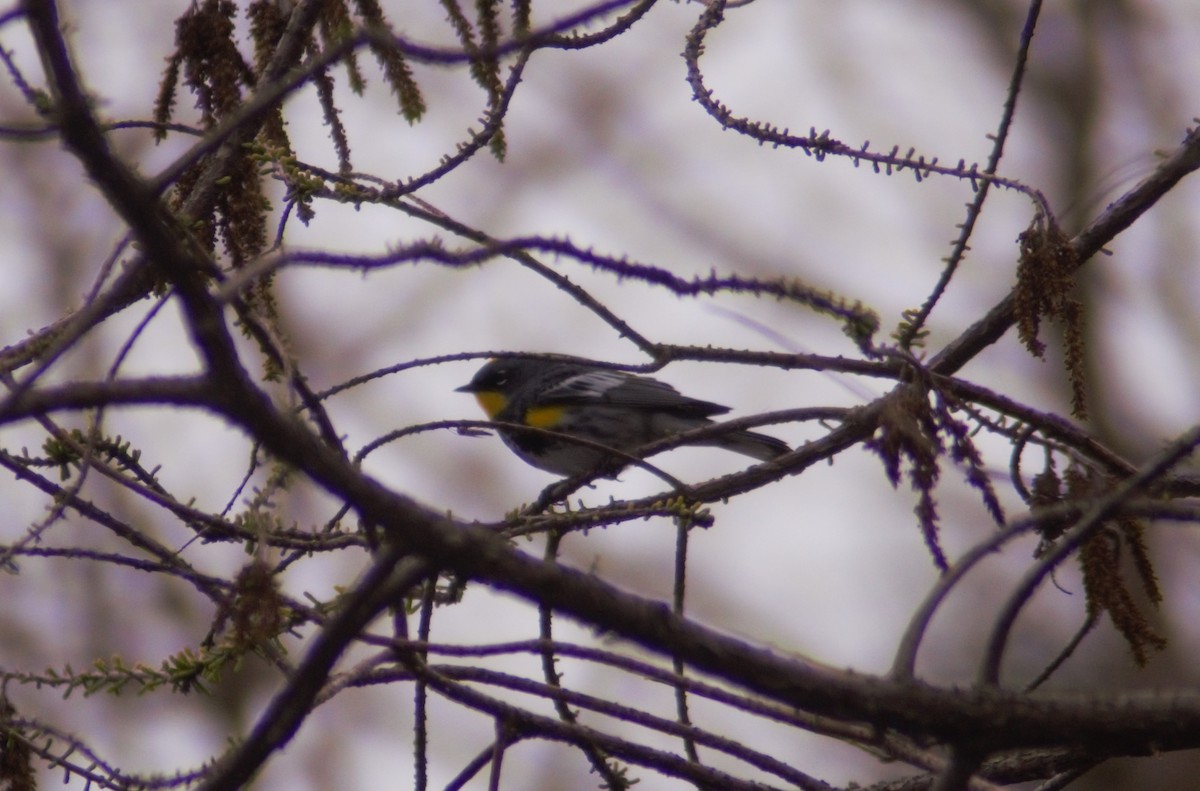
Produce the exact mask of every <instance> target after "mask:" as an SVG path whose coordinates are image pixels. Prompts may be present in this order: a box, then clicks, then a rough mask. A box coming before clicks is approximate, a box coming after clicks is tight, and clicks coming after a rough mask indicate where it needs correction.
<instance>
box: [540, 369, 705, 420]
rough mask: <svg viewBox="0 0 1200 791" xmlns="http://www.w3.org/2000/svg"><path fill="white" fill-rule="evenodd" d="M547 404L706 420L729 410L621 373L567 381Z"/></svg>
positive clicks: (600, 373) (554, 389)
mask: <svg viewBox="0 0 1200 791" xmlns="http://www.w3.org/2000/svg"><path fill="white" fill-rule="evenodd" d="M544 399H545V400H546V401H552V402H554V403H561V404H578V403H588V402H591V403H595V402H596V401H600V402H602V403H606V404H612V405H614V406H625V407H631V408H634V409H662V410H666V411H669V412H676V413H681V414H688V415H694V416H696V417H705V416H708V415H720V414H723V413H725V412H728V411H729V407H727V406H721V405H720V404H714V403H712V402H711V401H701V400H699V399H696V398H689V397H687V396H685V395H683V394H681V393H680V392H679V391H678V390H676V389H675V388H674V387H671V385H669V384H667V383H665V382H660V381H658V380H657V379H650V378H648V377H644V376H634V375H633V374H627V373H623V372H621V371H587V372H585V373H581V374H576V375H574V376H571V377H568V378H567V379H564V380H563V381H561V382H559V383H558V384H556V385H555V386H554V387H552V388H550V389H549V390H548V391H547V392H546V393H545V394H544Z"/></svg>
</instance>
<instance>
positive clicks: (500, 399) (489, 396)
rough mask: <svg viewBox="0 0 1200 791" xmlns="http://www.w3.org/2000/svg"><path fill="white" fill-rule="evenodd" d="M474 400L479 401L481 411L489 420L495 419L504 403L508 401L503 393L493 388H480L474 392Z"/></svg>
mask: <svg viewBox="0 0 1200 791" xmlns="http://www.w3.org/2000/svg"><path fill="white" fill-rule="evenodd" d="M475 400H476V401H478V402H479V406H481V407H483V413H484V414H485V415H487V416H488V418H489V419H490V420H495V419H496V415H498V414H500V410H501V409H504V405H505V404H507V403H508V399H507V398H505V397H504V393H500V392H497V391H495V390H480V391H479V392H478V393H476V394H475Z"/></svg>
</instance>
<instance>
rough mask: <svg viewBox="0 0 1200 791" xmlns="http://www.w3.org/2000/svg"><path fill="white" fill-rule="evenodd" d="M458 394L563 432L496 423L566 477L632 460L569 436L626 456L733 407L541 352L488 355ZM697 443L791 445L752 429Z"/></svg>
mask: <svg viewBox="0 0 1200 791" xmlns="http://www.w3.org/2000/svg"><path fill="white" fill-rule="evenodd" d="M456 392H460V393H473V394H474V395H475V398H476V400H477V401H478V402H479V405H480V406H481V407H483V411H484V412H486V413H487V416H488V418H489V419H490V420H495V421H498V422H502V423H515V424H518V425H521V426H531V427H534V428H540V429H546V430H547V431H552V432H555V433H557V434H562V435H565V437H563V438H559V437H555V436H552V435H551V434H548V433H546V432H538V431H521V430H519V429H512V428H503V427H498V428H497V432H498V433H499V434H500V438H501V439H502V440H504V444H505V445H507V446H508V447H509V449H510V450H512V451H513V452H514V453H516V454H517V455H518V456H520V457H521V458H522V459H524V460H525V461H526V462H528V463H529V464H532V465H533V466H534V467H537V468H539V469H542V470H547V471H548V472H553V473H557V474H559V475H566V476H573V475H579V474H582V473H586V472H591V471H603V473H604V474H605V475H607V476H609V477H612V476H615V475H616V474H617V473H618V472H620V471H621V470H622V469H623V468H625V467H626V466H627V465H628V464H629V461H630V460H629V459H628V458H627V457H624V456H621V455H619V454H613V453H606V452H605V451H604V450H601V449H600V448H597V447H594V446H591V445H585V444H582V443H578V442H572V441H571V440H570V439H568V438H569V437H578V438H580V439H584V440H588V441H590V442H592V443H598V444H600V445H603V446H605V447H608V448H612V449H615V450H617V451H621V452H622V453H626V454H628V453H630V452H631V451H634V450H636V449H638V448H640V447H642V446H643V445H646V444H647V443H650V442H654V441H655V440H659V439H663V438H665V437H670V436H674V435H676V434H679V433H682V432H684V431H690V430H691V429H696V428H700V427H701V426H711V425H713V421H712V420H710V419H709V418H710V417H711V416H712V415H720V414H724V413H725V412H728V411H729V407H726V406H722V405H720V404H714V403H712V402H711V401H700V400H699V399H695V398H689V397H688V396H685V395H683V394H681V393H680V392H679V391H678V390H676V389H675V388H674V387H672V386H671V385H669V384H666V383H665V382H660V381H658V380H657V379H651V378H650V377H647V376H637V375H635V374H631V373H625V372H624V371H616V370H612V369H610V368H597V367H595V366H590V365H585V364H581V363H569V362H557V361H552V360H544V359H541V358H536V357H509V358H501V359H495V360H489V361H488V362H487V364H486V365H484V366H483V367H482V368H480V369H479V371H478V372H477V373H476V374H475V377H474V378H473V379H472V380H471V381H470V382H468V383H467V384H465V385H463V386H462V387H459V388H456ZM696 444H698V445H712V446H716V447H719V448H725V449H727V450H732V451H736V452H737V453H743V454H745V455H747V456H752V457H754V458H756V459H759V460H761V461H769V460H771V459H774V458H776V457H778V456H782V455H783V454H785V453H787V452H789V451H790V450H791V448H790V447H789V446H788V444H787V443H786V442H783V441H782V440H779V439H775V438H774V437H769V436H767V435H766V434H758V433H755V432H753V431H730V432H727V433H724V434H721V435H719V436H714V437H712V438H711V439H705V440H698V441H697V442H696Z"/></svg>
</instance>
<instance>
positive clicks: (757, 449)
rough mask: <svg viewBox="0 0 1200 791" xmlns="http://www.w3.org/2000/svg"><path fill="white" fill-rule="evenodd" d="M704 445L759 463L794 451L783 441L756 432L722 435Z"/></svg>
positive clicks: (736, 432)
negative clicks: (756, 460) (738, 454)
mask: <svg viewBox="0 0 1200 791" xmlns="http://www.w3.org/2000/svg"><path fill="white" fill-rule="evenodd" d="M704 444H706V445H715V446H717V447H719V448H725V449H726V450H732V451H734V452H735V453H742V454H745V455H747V456H751V457H753V458H756V459H758V460H759V461H771V460H772V459H776V458H779V457H780V456H782V455H783V454H785V453H791V451H792V447H791V446H790V445H788V444H787V443H786V442H784V441H783V440H781V439H776V438H775V437H770V436H767V435H766V434H759V433H757V432H755V431H734V432H732V433H729V434H722V435H721V436H719V437H716V438H714V439H713V440H711V441H710V442H706V443H704Z"/></svg>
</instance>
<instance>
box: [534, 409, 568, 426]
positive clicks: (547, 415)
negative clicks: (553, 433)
mask: <svg viewBox="0 0 1200 791" xmlns="http://www.w3.org/2000/svg"><path fill="white" fill-rule="evenodd" d="M565 411H566V409H565V407H561V406H535V407H530V408H529V409H526V410H525V425H526V426H533V427H534V428H554V427H555V426H557V425H558V421H560V420H562V416H563V412H565Z"/></svg>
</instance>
